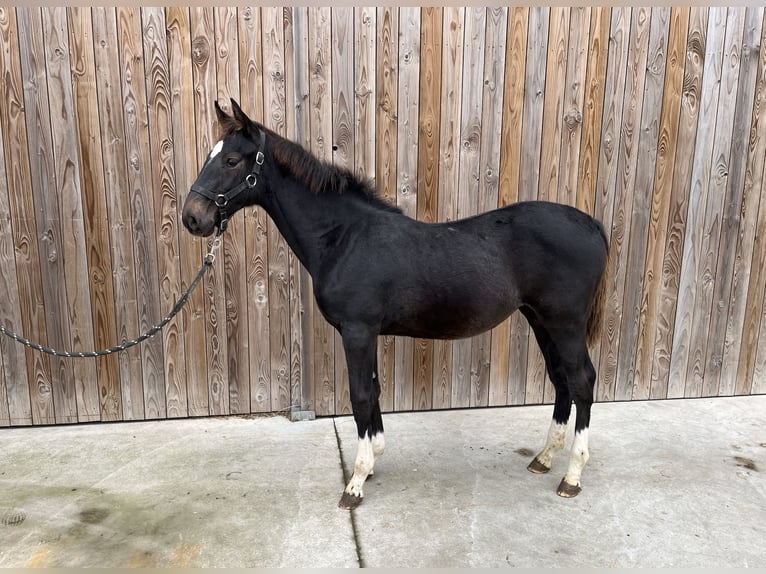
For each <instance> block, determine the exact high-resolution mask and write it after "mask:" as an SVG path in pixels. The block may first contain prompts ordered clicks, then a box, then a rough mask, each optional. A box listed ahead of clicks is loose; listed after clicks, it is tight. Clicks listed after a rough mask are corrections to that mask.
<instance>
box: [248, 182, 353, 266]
mask: <svg viewBox="0 0 766 574" xmlns="http://www.w3.org/2000/svg"><path fill="white" fill-rule="evenodd" d="M355 203H356V202H354V200H353V199H352V198H350V197H342V196H332V195H327V196H325V195H321V194H315V193H313V192H312V191H310V190H309V189H308V188H306V187H305V186H304V185H302V184H300V183H299V182H295V181H289V182H288V185H287V186H285V187H281V188H280V189H279V190H275V191H273V192H272V196H271V198H270V199H269V201H268V203H266V204H264V206H263V207H264V208H265V209H266V212H267V213H268V214H269V216H270V217H271V219H272V220H273V221H274V224H275V225H276V227H277V229H278V230H279V232H280V233H281V234H282V236H283V237H284V238H285V241H287V243H288V245H289V246H290V248H291V249H292V250H293V252H294V253H295V254H296V256H297V257H298V259H299V260H300V261H301V263H302V264H303V266H304V267H305V268H306V269H307V270H308V272H309V273H310V274H311V275H312V276H315V273H316V272H317V271H318V270H319V268H320V267H321V266H322V264H323V262H324V261H326V260H327V258H329V257H332V256H333V254H334V253H335V251H336V249H337V248H339V247H341V245H340V243H341V240H342V238H343V237H344V236H345V234H346V233H347V232H348V230H349V228H350V227H351V226H352V225H354V224H355V223H358V222H359V220H360V218H361V217H362V213H361V212H362V211H363V210H362V209H361V208H360V207H359V206H357V205H355ZM357 212H358V213H357Z"/></svg>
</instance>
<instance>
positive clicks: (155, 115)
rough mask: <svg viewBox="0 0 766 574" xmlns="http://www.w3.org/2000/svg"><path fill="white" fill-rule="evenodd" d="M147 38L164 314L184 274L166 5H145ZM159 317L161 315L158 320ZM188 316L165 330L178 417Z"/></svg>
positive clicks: (172, 405)
mask: <svg viewBox="0 0 766 574" xmlns="http://www.w3.org/2000/svg"><path fill="white" fill-rule="evenodd" d="M141 18H142V31H141V32H142V34H141V35H142V38H143V44H144V71H145V72H144V73H145V77H146V90H147V106H148V110H147V116H148V117H147V119H148V121H149V145H150V153H151V157H152V158H153V162H152V166H153V169H152V173H151V187H152V189H153V190H155V192H154V193H152V194H151V198H152V199H153V200H154V206H153V207H154V222H153V223H154V228H153V229H152V231H153V233H154V235H155V236H156V238H157V271H158V273H159V297H160V302H159V303H160V309H161V315H162V316H165V315H166V314H167V313H168V312H169V311H170V309H172V307H173V305H174V304H175V302H176V301H177V300H178V299H179V298H180V296H181V275H180V272H179V269H178V265H177V261H178V258H179V256H180V247H179V244H178V227H179V225H180V221H179V218H178V206H177V191H176V174H175V163H174V155H175V152H174V149H173V145H174V139H173V123H172V118H171V115H172V107H171V85H170V75H171V74H170V66H169V60H168V47H167V46H168V43H167V38H166V30H167V24H166V20H165V12H164V10H162V9H159V8H156V9H151V8H144V9H143V10H142V11H141ZM158 321H159V316H158V317H157V318H156V319H154V322H155V323H156V322H158ZM182 321H183V317H179V319H177V320H175V321H172V322H171V323H170V324H168V326H167V327H165V329H164V330H163V331H162V343H163V350H164V361H163V366H164V375H165V377H164V378H165V416H168V417H172V418H178V417H185V416H187V413H188V407H187V399H186V353H185V349H184V339H183V337H182V335H181V333H182V332H183V324H182Z"/></svg>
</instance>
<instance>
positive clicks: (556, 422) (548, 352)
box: [522, 309, 572, 474]
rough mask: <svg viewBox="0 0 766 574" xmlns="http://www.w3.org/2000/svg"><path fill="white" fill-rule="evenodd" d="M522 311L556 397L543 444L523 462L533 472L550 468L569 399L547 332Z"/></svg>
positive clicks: (564, 428) (561, 440) (569, 408)
mask: <svg viewBox="0 0 766 574" xmlns="http://www.w3.org/2000/svg"><path fill="white" fill-rule="evenodd" d="M522 313H524V315H525V316H526V317H527V320H528V321H529V324H530V325H531V327H532V331H533V332H534V333H535V338H536V339H537V344H538V345H539V346H540V350H541V351H542V353H543V358H544V359H545V367H546V369H547V370H548V376H549V377H550V378H551V382H552V383H553V386H554V387H555V389H556V401H555V404H554V407H553V419H552V420H551V426H550V428H549V429H548V437H547V439H546V441H545V446H544V447H543V450H541V451H540V452H539V453H538V454H537V456H535V458H533V459H532V462H530V463H529V465H528V466H527V470H529V471H530V472H534V473H535V474H544V473H546V472H548V471H550V469H551V465H552V463H553V457H554V456H555V454H556V453H557V452H559V451H560V450H561V449H563V448H564V444H565V443H566V437H567V423H568V422H569V415H570V413H571V412H572V399H571V398H570V395H569V387H568V386H567V384H566V375H565V373H564V371H563V369H562V368H561V361H560V359H559V357H558V354H557V351H556V348H555V347H554V345H553V342H552V340H551V338H550V337H549V335H548V332H547V331H546V330H545V329H544V328H543V326H542V325H541V324H540V323H539V321H537V319H536V318H535V317H534V315H533V314H532V313H531V312H529V311H528V310H526V309H522Z"/></svg>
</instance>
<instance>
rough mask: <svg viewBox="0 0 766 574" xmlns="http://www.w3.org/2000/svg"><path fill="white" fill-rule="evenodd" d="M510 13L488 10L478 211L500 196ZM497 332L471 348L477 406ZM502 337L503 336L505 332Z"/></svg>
mask: <svg viewBox="0 0 766 574" xmlns="http://www.w3.org/2000/svg"><path fill="white" fill-rule="evenodd" d="M507 30H508V10H507V9H506V8H502V7H499V8H488V9H487V11H486V32H485V35H486V39H485V42H486V48H485V52H484V72H483V81H482V83H481V85H482V116H481V136H480V145H479V148H480V149H479V174H478V175H479V182H478V184H479V185H478V190H477V194H478V202H477V203H478V211H479V212H485V211H489V210H491V209H495V208H496V207H497V205H498V201H499V197H500V193H499V182H500V153H501V149H500V148H501V139H500V138H501V136H502V125H503V122H502V121H498V118H502V113H503V95H504V90H503V84H504V82H505V77H504V74H505V55H506V49H505V41H506V37H507V35H508V31H507ZM494 336H495V333H494V332H493V331H487V332H486V333H483V334H481V335H478V336H477V337H475V338H474V340H473V342H472V346H471V372H472V379H473V380H472V384H471V387H472V392H471V401H472V403H473V404H474V405H477V406H487V405H488V404H489V393H490V372H491V368H490V367H491V364H492V347H493V341H492V338H493V337H494ZM500 336H503V333H501V335H500Z"/></svg>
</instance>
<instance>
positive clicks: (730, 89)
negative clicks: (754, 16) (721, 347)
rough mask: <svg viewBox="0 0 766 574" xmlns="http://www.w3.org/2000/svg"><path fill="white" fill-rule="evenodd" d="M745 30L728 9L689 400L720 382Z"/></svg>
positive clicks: (740, 13)
mask: <svg viewBox="0 0 766 574" xmlns="http://www.w3.org/2000/svg"><path fill="white" fill-rule="evenodd" d="M744 26H745V10H743V9H729V13H728V16H727V20H726V39H725V41H724V54H723V68H722V72H721V79H720V88H719V96H718V111H717V113H716V132H717V134H716V138H715V141H714V144H713V152H712V162H713V163H712V167H711V176H710V178H709V188H708V200H707V204H706V206H705V220H704V228H703V235H702V247H701V256H700V261H699V267H698V270H697V293H696V301H695V311H694V320H693V323H692V339H691V342H690V356H689V364H688V366H687V373H686V391H685V393H684V394H685V396H687V397H698V396H715V395H717V394H718V378H715V377H705V371H706V368H707V365H706V364H707V357H708V334H709V330H708V329H709V327H710V323H711V318H712V312H713V290H714V287H715V281H716V279H715V272H716V264H717V259H718V247H719V242H720V238H721V214H722V212H723V209H724V207H723V206H724V197H725V194H726V181H727V179H728V173H729V158H730V153H731V146H732V137H733V129H734V111H735V110H736V99H737V90H738V87H739V71H740V70H739V61H740V52H741V48H742V47H741V41H742V37H743V31H744Z"/></svg>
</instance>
